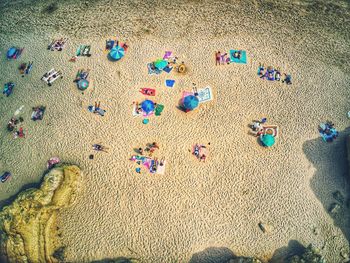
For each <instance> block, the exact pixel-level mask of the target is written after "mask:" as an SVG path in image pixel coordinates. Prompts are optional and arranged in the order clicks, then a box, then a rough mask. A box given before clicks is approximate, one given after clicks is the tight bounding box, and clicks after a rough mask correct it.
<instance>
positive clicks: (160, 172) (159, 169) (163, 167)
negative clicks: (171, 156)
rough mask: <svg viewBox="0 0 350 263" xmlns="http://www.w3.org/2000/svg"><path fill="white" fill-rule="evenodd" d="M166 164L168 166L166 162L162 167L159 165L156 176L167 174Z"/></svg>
mask: <svg viewBox="0 0 350 263" xmlns="http://www.w3.org/2000/svg"><path fill="white" fill-rule="evenodd" d="M165 164H166V163H165V161H164V162H163V165H160V163H158V165H157V172H156V174H161V175H164V173H165Z"/></svg>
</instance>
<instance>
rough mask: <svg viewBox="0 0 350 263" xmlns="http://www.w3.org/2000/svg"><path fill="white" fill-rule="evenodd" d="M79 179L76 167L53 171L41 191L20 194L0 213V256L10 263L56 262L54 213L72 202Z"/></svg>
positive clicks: (55, 218) (45, 177)
mask: <svg viewBox="0 0 350 263" xmlns="http://www.w3.org/2000/svg"><path fill="white" fill-rule="evenodd" d="M79 177H80V170H79V168H78V167H77V166H61V167H59V168H54V169H53V170H51V171H50V172H49V173H47V174H46V175H45V176H44V179H43V182H42V184H41V186H40V188H38V189H37V188H30V189H27V190H25V191H23V192H21V193H20V194H19V195H18V196H17V198H16V199H15V200H14V201H13V202H12V203H11V204H10V205H9V206H6V207H4V208H3V209H2V211H1V212H0V229H1V233H0V234H1V236H0V238H1V252H2V255H4V256H6V257H7V259H8V261H9V262H16V263H21V262H23V263H25V262H38V263H45V262H58V260H57V259H55V258H54V257H53V254H54V253H55V251H56V250H57V249H59V247H60V245H61V244H60V241H59V239H58V229H59V228H58V227H57V213H58V212H59V211H60V210H61V209H63V208H66V207H68V206H69V205H70V204H71V203H72V201H73V200H74V198H75V195H76V192H77V188H78V187H77V183H78V179H79ZM1 262H3V261H1Z"/></svg>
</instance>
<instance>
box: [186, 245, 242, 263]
mask: <svg viewBox="0 0 350 263" xmlns="http://www.w3.org/2000/svg"><path fill="white" fill-rule="evenodd" d="M234 258H236V256H235V255H234V254H233V252H232V251H231V250H230V249H228V248H226V247H209V248H206V249H205V250H203V251H201V252H198V253H195V254H193V255H192V257H191V260H190V261H189V263H226V262H228V261H229V260H231V259H234Z"/></svg>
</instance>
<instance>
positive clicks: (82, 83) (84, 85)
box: [78, 79, 89, 90]
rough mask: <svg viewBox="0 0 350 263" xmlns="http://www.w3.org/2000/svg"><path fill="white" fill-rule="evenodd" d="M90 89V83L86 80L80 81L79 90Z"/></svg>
mask: <svg viewBox="0 0 350 263" xmlns="http://www.w3.org/2000/svg"><path fill="white" fill-rule="evenodd" d="M88 87H89V81H87V80H86V79H81V80H79V81H78V88H79V89H81V90H86V89H87V88H88Z"/></svg>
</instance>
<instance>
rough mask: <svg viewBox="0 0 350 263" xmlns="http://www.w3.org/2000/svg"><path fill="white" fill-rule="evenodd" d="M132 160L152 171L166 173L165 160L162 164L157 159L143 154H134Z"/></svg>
mask: <svg viewBox="0 0 350 263" xmlns="http://www.w3.org/2000/svg"><path fill="white" fill-rule="evenodd" d="M130 160H131V161H134V162H139V163H140V164H142V165H143V166H145V167H146V168H147V170H148V171H149V172H150V173H157V174H164V172H165V161H164V162H163V163H162V165H161V164H160V162H158V161H157V160H154V159H152V158H149V157H146V156H141V155H133V156H131V158H130Z"/></svg>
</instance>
